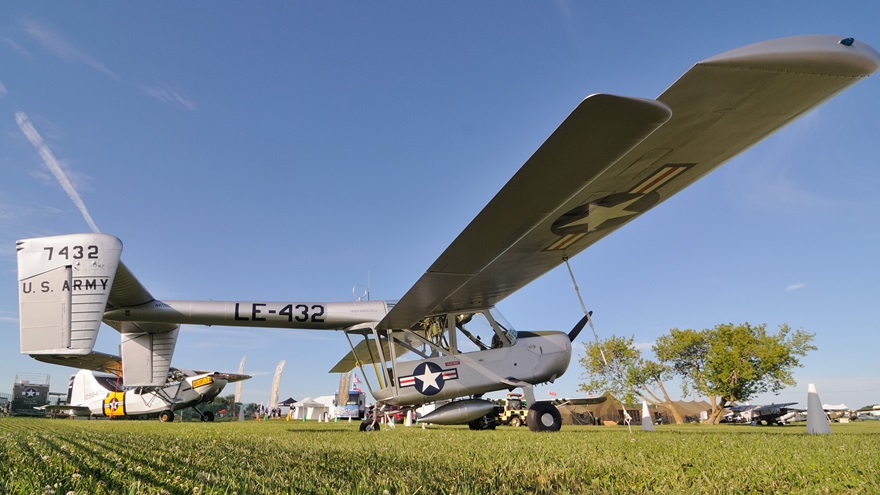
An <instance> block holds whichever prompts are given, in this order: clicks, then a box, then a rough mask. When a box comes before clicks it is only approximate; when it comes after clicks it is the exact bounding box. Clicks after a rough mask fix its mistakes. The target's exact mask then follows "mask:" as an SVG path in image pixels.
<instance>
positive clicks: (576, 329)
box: [562, 256, 632, 435]
mask: <svg viewBox="0 0 880 495" xmlns="http://www.w3.org/2000/svg"><path fill="white" fill-rule="evenodd" d="M562 261H563V262H565V267H566V268H568V274H569V275H570V276H571V283H572V284H574V292H575V293H576V294H577V296H578V301H580V303H581V309H583V310H584V315H585V316H584V320H586V322H587V323H588V324H589V325H590V330H592V331H593V338H594V339H595V340H596V347H598V348H599V354H600V355H601V356H602V362H603V363H605V366H607V367H609V368H611V369H613V370H614V371H617V372H618V373H620V374H623V373H622V372H621V371H620V370H619V369H617V367H616V366H613V367H612V366H611V365H609V364H608V359H606V358H605V351H603V350H602V346H601V345H600V344H599V334H597V333H596V327H594V326H593V319H592V316H593V312H592V311H587V305H586V304H584V298H583V297H582V296H581V289H580V287H578V283H577V280H575V278H574V271H572V269H571V264H569V262H568V256H563V257H562ZM583 328H584V327H583V320H581V322H580V323H578V324H577V325H575V327H574V328H573V329H572V330H571V332H570V333H569V334H568V338H569V339H571V341H572V342H573V341H574V339H575V337H577V336H578V334H579V333H580V332H581V330H582V329H583ZM617 403H618V405H620V410H621V411H623V417H624V418H625V420H626V426H627V428H629V434H630V435H632V416H630V415H629V413H628V412H626V406H625V405H624V404H623V402H620V401H619V400H618V402H617Z"/></svg>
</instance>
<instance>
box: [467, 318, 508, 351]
mask: <svg viewBox="0 0 880 495" xmlns="http://www.w3.org/2000/svg"><path fill="white" fill-rule="evenodd" d="M455 318H456V321H455V326H456V328H458V330H459V332H460V333H461V335H463V336H464V337H465V338H459V339H458V349H459V351H460V352H473V351H483V350H486V349H496V348H499V347H509V346H512V345H514V344H516V330H514V329H513V327H511V326H510V323H508V322H507V320H505V319H504V317H503V316H501V313H499V312H498V311H497V310H495V308H492V309H490V310H489V311H487V312H483V313H472V314H463V315H458V316H456V317H455Z"/></svg>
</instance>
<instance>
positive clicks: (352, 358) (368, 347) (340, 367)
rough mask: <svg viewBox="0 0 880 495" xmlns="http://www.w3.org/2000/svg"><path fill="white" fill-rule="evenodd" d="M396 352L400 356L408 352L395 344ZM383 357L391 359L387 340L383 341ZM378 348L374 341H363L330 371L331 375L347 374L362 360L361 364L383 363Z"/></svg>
mask: <svg viewBox="0 0 880 495" xmlns="http://www.w3.org/2000/svg"><path fill="white" fill-rule="evenodd" d="M394 352H396V353H397V355H398V356H400V355H401V354H403V353H405V352H407V350H406V348H405V347H403V346H401V345H399V344H397V343H395V344H394ZM382 355H384V356H386V357H388V358H389V359H390V356H391V354H390V350H389V345H388V341H387V340H383V341H382ZM379 356H380V355H379V352H378V348H377V347H376V341H375V340H374V339H365V340H362V341H361V342H360V343H359V344H358V345H356V346H354V349H353V350H352V351H351V352H349V353H348V354H346V355H345V357H343V358H342V359H340V360H339V362H338V363H336V365H335V366H333V368H331V369H330V373H345V372H347V371H351V370H352V369H353V368H354V367H355V366H357V364H358V361H359V360H360V363H361V364H373V363H378V362H381V359H380V357H379Z"/></svg>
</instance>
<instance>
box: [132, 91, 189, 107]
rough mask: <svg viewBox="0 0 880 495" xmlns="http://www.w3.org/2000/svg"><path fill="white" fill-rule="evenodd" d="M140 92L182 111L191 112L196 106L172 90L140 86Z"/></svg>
mask: <svg viewBox="0 0 880 495" xmlns="http://www.w3.org/2000/svg"><path fill="white" fill-rule="evenodd" d="M140 90H141V91H143V92H144V94H146V95H147V96H149V97H151V98H155V99H157V100H159V101H161V102H163V103H170V104H172V105H174V106H177V107H179V108H182V109H184V110H190V111H192V110H195V109H196V104H195V102H194V101H193V100H191V99H189V98H187V97H186V96H183V95H182V94H180V93H179V92H178V91H175V90H173V89H170V88H166V87H156V86H140Z"/></svg>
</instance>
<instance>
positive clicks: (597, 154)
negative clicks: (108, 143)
mask: <svg viewBox="0 0 880 495" xmlns="http://www.w3.org/2000/svg"><path fill="white" fill-rule="evenodd" d="M878 65H880V54H878V53H877V51H875V50H874V49H873V48H871V47H870V46H868V45H866V44H864V43H861V42H859V41H855V40H853V39H852V38H841V37H839V36H830V35H811V36H797V37H791V38H782V39H777V40H772V41H766V42H761V43H757V44H753V45H749V46H745V47H742V48H738V49H734V50H731V51H728V52H725V53H722V54H719V55H716V56H713V57H710V58H708V59H705V60H703V61H701V62H698V63H697V64H696V65H694V66H693V67H692V68H691V69H689V70H688V71H687V72H686V73H685V74H684V75H682V76H681V77H680V78H679V79H678V80H677V81H676V82H675V83H674V84H673V85H672V86H670V87H669V88H668V89H667V90H666V91H664V92H663V94H661V95H660V96H659V97H658V98H657V99H656V100H651V99H641V98H630V97H622V96H614V95H609V94H594V95H592V96H589V97H587V98H586V99H584V100H583V101H582V102H581V103H580V104H579V105H578V106H577V107H576V108H575V109H574V111H573V112H572V113H571V115H569V116H568V117H567V118H566V119H565V120H564V121H563V122H562V124H561V125H560V126H559V128H558V129H556V130H555V131H554V132H553V133H552V134H551V135H550V137H549V138H548V139H547V141H546V142H545V143H544V144H543V145H541V147H540V148H539V149H538V150H537V151H536V152H535V153H534V155H532V156H531V157H530V158H529V160H528V161H527V162H526V163H525V164H524V165H523V167H522V168H521V169H520V170H519V171H518V172H517V173H516V174H515V175H514V176H513V177H512V178H511V179H510V181H509V182H508V183H507V184H506V185H505V186H504V187H503V188H502V189H501V191H500V192H498V194H497V195H496V196H495V197H494V198H493V199H492V200H491V201H490V202H489V204H488V205H487V206H486V207H485V208H484V209H483V210H482V211H481V212H480V213H479V214H478V215H477V216H476V218H475V219H474V220H473V221H472V222H471V223H470V225H468V226H467V227H466V228H465V230H464V231H463V232H462V233H461V234H460V235H459V236H458V237H457V238H456V239H455V240H454V241H453V242H452V244H451V245H450V246H449V247H448V248H447V249H446V250H445V251H444V252H443V253H442V254H441V255H440V257H439V258H438V259H437V260H436V261H435V262H434V264H433V265H431V266H430V267H429V268H428V270H427V272H426V273H425V274H424V275H422V277H421V278H420V279H419V280H418V281H417V282H416V283H415V285H413V287H412V288H411V289H410V290H409V291H408V292H407V293H406V294H404V295H403V297H402V298H401V299H400V300H399V301H398V302H396V303H393V302H387V301H357V302H331V303H326V302H298V301H297V302H294V301H282V302H268V301H246V300H239V301H228V302H219V301H170V300H159V299H156V298H154V297H153V295H152V294H151V293H150V292H149V291H147V289H146V288H144V287H143V286H142V285H141V284H140V282H138V280H137V279H136V278H135V277H134V275H132V272H131V271H130V270H129V269H128V267H127V266H126V265H125V264H123V263H121V262H120V261H119V259H120V254H121V252H122V243H121V242H120V241H119V239H117V238H116V237H113V236H110V235H104V234H72V235H63V236H56V237H43V238H34V239H27V240H21V241H18V246H17V249H18V270H19V274H18V279H19V287H20V289H19V290H20V292H19V298H20V321H21V352H22V353H25V354H29V355H31V356H33V357H35V358H36V359H41V360H48V361H51V362H55V363H59V362H66V363H68V364H69V365H72V366H77V367H78V364H77V363H78V362H80V361H82V360H87V359H88V357H89V356H90V355H91V354H92V353H93V346H94V343H95V338H96V335H97V332H98V329H99V326H100V324H101V322H102V320H103V321H104V322H106V323H107V324H108V325H109V326H111V327H113V328H114V329H116V330H117V331H119V332H120V334H121V337H122V343H121V351H122V371H123V373H122V376H123V379H124V383H125V385H127V386H140V387H157V386H162V385H163V384H164V383H165V379H166V377H167V374H168V369H169V366H170V362H171V357H172V354H173V351H174V346H175V343H176V340H177V335H178V331H179V326H180V325H181V324H195V325H226V326H249V327H280V328H302V329H313V330H343V331H344V332H345V335H346V338H347V339H348V342H349V346H350V348H351V352H350V353H349V354H348V355H347V356H346V357H345V358H344V359H342V361H340V362H339V363H338V364H337V365H336V366H335V367H334V369H333V371H348V370H351V369H352V368H353V367H355V366H357V367H360V368H361V372H362V373H363V371H364V370H363V368H364V366H369V365H372V367H373V368H374V370H375V374H376V378H375V380H376V386H375V387H373V386H372V385H371V383H369V382H367V383H366V385H367V386H368V387H369V389H370V392H371V394H372V395H373V397H374V398H375V399H376V400H377V401H379V402H382V403H385V404H389V405H393V406H407V407H414V406H418V405H421V404H425V403H430V402H438V401H444V400H450V399H459V400H452V402H450V403H448V404H446V405H443V406H441V407H439V408H437V409H436V410H435V411H434V412H433V413H431V414H429V415H427V416H425V417H423V418H422V421H425V422H429V423H438V424H464V423H467V424H469V425H470V426H471V428H473V429H483V428H488V427H489V426H491V421H492V419H491V414H492V402H490V401H487V400H483V399H482V398H481V396H482V394H484V393H487V392H490V391H495V390H503V389H513V388H516V387H522V388H523V391H524V392H525V395H526V397H527V400H528V402H529V404H531V406H530V410H529V413H528V421H527V423H528V425H529V428H530V429H531V430H533V431H555V430H558V429H559V428H560V424H561V417H560V414H559V412H558V411H557V410H556V408H555V407H554V406H553V404H552V403H550V402H549V401H539V402H535V400H534V392H533V390H532V387H533V386H534V385H537V384H541V383H545V382H548V381H549V382H552V381H554V380H555V379H556V378H558V377H559V376H561V375H562V374H563V373H565V371H566V369H567V368H568V365H569V362H570V360H571V353H572V346H571V344H572V341H573V340H574V338H575V337H576V336H577V334H578V333H579V332H580V330H581V329H582V328H583V327H584V325H585V324H587V323H588V320H589V316H585V317H584V318H583V319H582V320H581V321H580V322H578V324H577V325H575V326H574V328H573V329H572V330H571V332H569V333H568V334H566V333H563V332H556V331H535V332H517V331H515V330H514V328H513V327H512V326H510V325H509V324H508V323H507V322H505V321H504V320H503V319H502V318H501V317H500V316H499V315H498V313H497V311H496V310H495V309H494V307H495V305H496V304H497V303H498V302H499V301H501V300H502V299H504V298H505V297H507V296H508V295H510V294H512V293H513V292H515V291H517V290H518V289H520V288H522V287H523V286H525V285H526V284H528V283H529V282H531V281H532V280H534V279H535V278H537V277H539V276H541V275H542V274H544V273H546V272H547V271H549V270H551V269H553V268H555V267H557V266H559V265H560V264H563V263H565V262H566V261H567V259H568V258H569V257H571V256H574V255H576V254H578V253H580V252H581V251H583V250H584V249H586V248H587V247H589V246H591V245H592V244H594V243H595V242H597V241H598V240H599V239H602V238H603V237H605V236H606V235H608V234H609V233H611V232H612V231H614V230H616V229H617V228H619V227H621V226H622V225H624V224H626V223H627V222H629V221H631V220H632V219H634V218H636V217H637V216H639V215H640V214H642V213H644V212H645V211H647V210H649V209H650V208H652V207H654V206H656V205H657V204H659V203H660V202H662V201H664V200H665V199H667V198H669V197H670V196H672V195H673V194H675V193H677V192H678V191H680V190H682V189H683V188H684V187H686V186H688V185H690V184H691V183H693V182H695V181H696V180H697V179H699V178H700V177H702V176H704V175H706V174H707V173H709V172H710V171H712V170H714V169H715V168H716V167H718V166H719V165H720V164H722V163H723V162H725V161H727V160H729V159H730V158H732V157H733V156H735V155H737V154H738V153H740V152H741V151H743V150H745V149H747V148H749V147H750V146H752V145H754V144H755V143H757V142H758V141H760V140H761V139H763V138H765V137H766V136H768V135H769V134H771V133H772V132H774V131H776V130H777V129H779V128H781V127H782V126H784V125H786V124H788V123H789V122H791V121H793V120H794V119H796V118H797V117H799V116H801V115H803V114H804V113H805V112H808V111H809V110H811V109H812V108H814V107H816V106H817V105H819V104H820V103H822V102H823V101H825V100H827V99H829V98H831V97H832V96H834V95H835V94H837V93H838V92H840V91H842V90H844V89H846V88H847V87H849V86H850V85H852V84H854V83H855V82H857V81H859V80H860V79H862V78H864V77H866V76H868V75H870V74H872V73H874V72H875V71H876V70H877V68H878ZM480 322H481V323H480ZM481 325H482V326H481ZM480 328H482V329H483V330H484V333H482V334H481V333H480V332H479V331H478V330H479V329H480ZM352 338H354V339H355V340H356V341H357V340H359V342H357V343H356V344H355V343H353V342H352ZM388 363H390V366H389V365H388ZM364 376H366V375H364ZM362 426H363V425H362ZM375 426H376V424H375V423H371V424H369V425H366V427H365V428H364V429H371V428H374V427H375Z"/></svg>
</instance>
